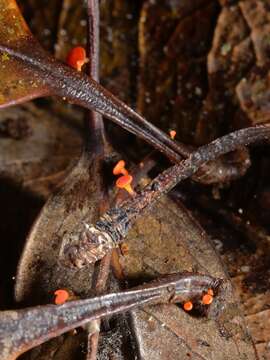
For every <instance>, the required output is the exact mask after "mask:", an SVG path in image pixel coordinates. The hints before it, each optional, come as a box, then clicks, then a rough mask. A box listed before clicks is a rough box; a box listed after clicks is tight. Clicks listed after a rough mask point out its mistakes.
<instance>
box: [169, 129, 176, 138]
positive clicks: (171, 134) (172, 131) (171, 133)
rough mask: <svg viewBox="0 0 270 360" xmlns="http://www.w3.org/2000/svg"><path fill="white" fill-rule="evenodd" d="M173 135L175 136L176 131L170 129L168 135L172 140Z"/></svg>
mask: <svg viewBox="0 0 270 360" xmlns="http://www.w3.org/2000/svg"><path fill="white" fill-rule="evenodd" d="M175 136H176V131H175V130H170V137H171V139H172V140H174V138H175Z"/></svg>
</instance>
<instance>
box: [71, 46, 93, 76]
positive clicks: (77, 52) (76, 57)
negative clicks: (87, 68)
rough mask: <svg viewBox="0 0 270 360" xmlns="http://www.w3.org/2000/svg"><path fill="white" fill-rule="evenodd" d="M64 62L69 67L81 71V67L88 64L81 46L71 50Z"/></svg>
mask: <svg viewBox="0 0 270 360" xmlns="http://www.w3.org/2000/svg"><path fill="white" fill-rule="evenodd" d="M66 62H67V64H68V65H69V66H71V67H73V68H74V69H76V70H78V71H81V70H82V67H83V65H84V64H86V63H87V62H88V58H87V57H86V51H85V49H84V48H83V47H81V46H76V47H74V48H73V49H71V50H70V52H69V53H68V55H67V59H66Z"/></svg>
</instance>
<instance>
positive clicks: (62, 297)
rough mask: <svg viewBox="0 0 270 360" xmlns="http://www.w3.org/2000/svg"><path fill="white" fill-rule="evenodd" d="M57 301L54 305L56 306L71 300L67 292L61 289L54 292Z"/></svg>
mask: <svg viewBox="0 0 270 360" xmlns="http://www.w3.org/2000/svg"><path fill="white" fill-rule="evenodd" d="M54 295H55V299H54V303H55V305H63V304H64V303H65V302H66V301H67V300H68V299H69V293H68V291H67V290H64V289H59V290H56V291H55V292H54Z"/></svg>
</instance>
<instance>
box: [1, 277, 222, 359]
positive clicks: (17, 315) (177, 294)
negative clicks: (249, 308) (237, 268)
mask: <svg viewBox="0 0 270 360" xmlns="http://www.w3.org/2000/svg"><path fill="white" fill-rule="evenodd" d="M221 284H222V281H221V280H218V279H215V278H213V277H211V276H207V275H199V274H193V273H184V274H172V275H167V276H166V277H163V278H162V279H160V280H157V281H153V282H151V283H148V284H146V285H143V286H141V287H138V288H135V289H133V290H128V291H123V292H118V293H113V294H107V295H102V296H99V297H95V298H92V299H87V300H79V301H70V302H67V303H65V304H64V305H61V306H57V305H45V306H37V307H34V308H28V309H23V310H11V311H2V312H0V355H1V359H3V360H14V359H16V358H17V357H18V356H19V355H21V354H22V353H24V352H25V351H27V350H29V349H31V348H33V347H35V346H38V345H40V344H42V343H44V342H45V341H48V340H49V339H52V338H54V337H56V336H59V335H61V334H63V333H65V332H67V331H69V330H72V329H74V328H76V327H79V326H83V325H85V324H87V323H88V322H89V321H91V320H94V319H99V318H101V317H104V316H110V315H112V314H116V313H120V312H124V311H128V310H130V309H132V308H134V307H137V306H140V305H145V304H157V303H168V302H169V303H175V302H180V303H183V302H185V301H187V300H192V301H193V302H194V303H195V304H196V303H198V302H199V301H200V299H201V296H202V293H203V292H205V291H207V290H208V289H209V288H211V289H213V291H214V293H215V294H217V293H218V292H219V288H220V285H221Z"/></svg>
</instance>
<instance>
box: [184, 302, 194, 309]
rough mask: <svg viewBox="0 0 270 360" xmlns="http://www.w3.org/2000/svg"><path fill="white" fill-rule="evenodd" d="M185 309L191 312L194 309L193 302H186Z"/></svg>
mask: <svg viewBox="0 0 270 360" xmlns="http://www.w3.org/2000/svg"><path fill="white" fill-rule="evenodd" d="M183 308H184V310H185V311H191V310H192V309H193V304H192V302H191V301H186V302H185V303H184V304H183Z"/></svg>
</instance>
